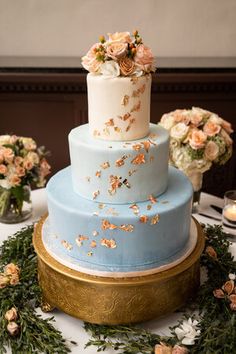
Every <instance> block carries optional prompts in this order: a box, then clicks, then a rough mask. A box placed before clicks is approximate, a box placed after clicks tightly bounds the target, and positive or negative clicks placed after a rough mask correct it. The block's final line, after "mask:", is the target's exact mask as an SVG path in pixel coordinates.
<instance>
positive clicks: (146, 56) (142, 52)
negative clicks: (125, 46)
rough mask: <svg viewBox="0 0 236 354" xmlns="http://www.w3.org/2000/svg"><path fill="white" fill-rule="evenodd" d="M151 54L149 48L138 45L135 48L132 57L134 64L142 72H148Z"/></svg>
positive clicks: (151, 59)
mask: <svg viewBox="0 0 236 354" xmlns="http://www.w3.org/2000/svg"><path fill="white" fill-rule="evenodd" d="M153 60H154V57H153V54H152V51H151V49H150V48H149V47H147V46H145V45H144V44H139V45H138V46H137V47H136V54H135V56H134V61H135V63H136V64H137V65H138V66H139V67H141V69H142V70H144V71H150V70H151V67H152V65H153Z"/></svg>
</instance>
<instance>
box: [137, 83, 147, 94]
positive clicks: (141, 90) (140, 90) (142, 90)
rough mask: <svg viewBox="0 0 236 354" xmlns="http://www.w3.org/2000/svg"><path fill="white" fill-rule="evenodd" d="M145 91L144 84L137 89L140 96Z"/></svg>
mask: <svg viewBox="0 0 236 354" xmlns="http://www.w3.org/2000/svg"><path fill="white" fill-rule="evenodd" d="M145 89H146V84H143V85H142V86H140V87H139V89H138V90H139V92H140V93H141V94H143V93H144V91H145Z"/></svg>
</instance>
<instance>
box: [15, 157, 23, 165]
mask: <svg viewBox="0 0 236 354" xmlns="http://www.w3.org/2000/svg"><path fill="white" fill-rule="evenodd" d="M23 161H24V159H23V157H21V156H16V157H15V160H14V164H15V165H16V166H18V165H21V164H22V163H23Z"/></svg>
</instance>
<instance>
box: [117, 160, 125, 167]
mask: <svg viewBox="0 0 236 354" xmlns="http://www.w3.org/2000/svg"><path fill="white" fill-rule="evenodd" d="M124 163H125V161H124V159H122V158H121V159H118V160H116V167H121V166H123V165H124Z"/></svg>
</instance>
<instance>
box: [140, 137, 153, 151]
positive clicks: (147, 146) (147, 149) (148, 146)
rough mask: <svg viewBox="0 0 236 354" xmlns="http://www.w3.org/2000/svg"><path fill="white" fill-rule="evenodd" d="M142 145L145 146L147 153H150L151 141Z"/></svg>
mask: <svg viewBox="0 0 236 354" xmlns="http://www.w3.org/2000/svg"><path fill="white" fill-rule="evenodd" d="M142 145H143V147H144V149H145V151H146V152H149V149H150V146H151V143H150V141H148V140H146V141H143V142H142Z"/></svg>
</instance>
